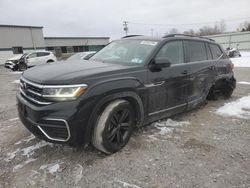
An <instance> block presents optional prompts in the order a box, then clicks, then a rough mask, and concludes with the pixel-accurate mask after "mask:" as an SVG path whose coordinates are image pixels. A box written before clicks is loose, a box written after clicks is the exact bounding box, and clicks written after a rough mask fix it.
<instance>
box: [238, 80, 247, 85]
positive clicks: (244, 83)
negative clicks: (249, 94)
mask: <svg viewBox="0 0 250 188" xmlns="http://www.w3.org/2000/svg"><path fill="white" fill-rule="evenodd" d="M237 83H238V84H243V85H250V82H245V81H242V82H237Z"/></svg>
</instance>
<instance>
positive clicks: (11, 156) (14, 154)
mask: <svg viewBox="0 0 250 188" xmlns="http://www.w3.org/2000/svg"><path fill="white" fill-rule="evenodd" d="M19 151H20V149H19V148H18V149H16V150H15V151H13V152H10V153H7V156H6V158H5V159H4V161H6V162H10V161H12V160H13V159H14V158H15V157H16V153H18V152H19Z"/></svg>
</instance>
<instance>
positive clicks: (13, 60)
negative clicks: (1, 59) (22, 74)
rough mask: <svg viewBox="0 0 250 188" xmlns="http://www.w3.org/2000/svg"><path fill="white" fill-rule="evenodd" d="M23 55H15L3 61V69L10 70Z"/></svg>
mask: <svg viewBox="0 0 250 188" xmlns="http://www.w3.org/2000/svg"><path fill="white" fill-rule="evenodd" d="M22 55H23V54H19V55H16V56H14V57H12V58H9V59H7V60H6V61H5V64H4V67H5V68H8V69H12V68H13V67H14V66H15V65H16V64H17V63H18V61H19V59H20V58H21V57H22Z"/></svg>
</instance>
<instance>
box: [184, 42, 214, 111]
mask: <svg viewBox="0 0 250 188" xmlns="http://www.w3.org/2000/svg"><path fill="white" fill-rule="evenodd" d="M184 47H185V54H186V61H187V64H188V65H189V66H188V72H189V77H190V87H189V89H188V105H189V107H192V106H196V105H197V104H199V103H200V102H201V101H203V100H204V99H205V98H206V96H207V94H208V92H209V89H210V87H211V85H212V83H213V80H214V79H215V77H216V68H215V65H214V62H213V60H212V55H211V52H210V49H209V47H208V44H207V43H206V42H204V41H196V40H185V41H184Z"/></svg>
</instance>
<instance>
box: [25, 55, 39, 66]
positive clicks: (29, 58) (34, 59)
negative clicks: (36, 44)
mask: <svg viewBox="0 0 250 188" xmlns="http://www.w3.org/2000/svg"><path fill="white" fill-rule="evenodd" d="M26 59H27V62H28V63H27V64H28V66H36V65H37V62H38V57H37V53H36V52H34V53H31V54H29V55H28V56H27V58H26Z"/></svg>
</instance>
